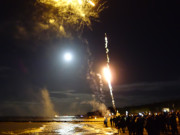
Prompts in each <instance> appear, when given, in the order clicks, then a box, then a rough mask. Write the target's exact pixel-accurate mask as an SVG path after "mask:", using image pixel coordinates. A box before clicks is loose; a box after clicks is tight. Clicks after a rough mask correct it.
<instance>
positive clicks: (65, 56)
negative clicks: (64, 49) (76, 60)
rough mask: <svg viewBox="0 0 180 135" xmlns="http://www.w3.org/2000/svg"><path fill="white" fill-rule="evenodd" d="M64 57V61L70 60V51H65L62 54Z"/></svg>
mask: <svg viewBox="0 0 180 135" xmlns="http://www.w3.org/2000/svg"><path fill="white" fill-rule="evenodd" d="M64 59H65V60H66V61H71V60H72V54H71V53H65V54H64Z"/></svg>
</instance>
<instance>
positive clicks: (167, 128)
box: [104, 112, 180, 135]
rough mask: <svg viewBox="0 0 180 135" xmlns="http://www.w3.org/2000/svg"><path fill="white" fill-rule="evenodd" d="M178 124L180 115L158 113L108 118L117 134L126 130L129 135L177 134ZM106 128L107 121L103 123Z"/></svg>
mask: <svg viewBox="0 0 180 135" xmlns="http://www.w3.org/2000/svg"><path fill="white" fill-rule="evenodd" d="M178 122H179V125H180V113H179V112H177V113H176V112H174V113H160V114H152V115H149V114H148V115H145V114H141V115H139V114H138V115H129V116H125V115H122V116H115V117H111V118H110V124H111V126H112V127H116V128H117V129H118V133H121V132H123V133H125V132H126V130H128V133H129V135H143V133H144V130H146V131H147V133H148V135H160V133H161V134H164V135H166V134H172V135H176V134H178V128H177V126H178ZM104 124H105V126H107V119H105V121H104Z"/></svg>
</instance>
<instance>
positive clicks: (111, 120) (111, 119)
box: [110, 117, 113, 127]
mask: <svg viewBox="0 0 180 135" xmlns="http://www.w3.org/2000/svg"><path fill="white" fill-rule="evenodd" d="M112 122H113V118H112V117H111V118H110V123H111V127H112Z"/></svg>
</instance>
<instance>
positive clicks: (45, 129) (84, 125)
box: [0, 117, 117, 135]
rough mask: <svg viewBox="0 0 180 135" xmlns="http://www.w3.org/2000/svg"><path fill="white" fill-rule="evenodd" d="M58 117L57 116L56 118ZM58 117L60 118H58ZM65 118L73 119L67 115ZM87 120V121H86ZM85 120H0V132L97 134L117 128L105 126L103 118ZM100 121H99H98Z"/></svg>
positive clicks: (109, 132)
mask: <svg viewBox="0 0 180 135" xmlns="http://www.w3.org/2000/svg"><path fill="white" fill-rule="evenodd" d="M57 119H58V118H57ZM59 119H60V118H59ZM66 119H69V120H70V119H72V120H73V119H74V117H69V118H66ZM88 120H89V122H87V121H88ZM88 120H84V121H86V122H45V123H43V122H24V123H23V122H0V134H8V135H9V134H17V135H21V134H22V135H26V134H27V135H29V134H31V135H44V134H45V135H97V134H98V135H99V134H102V135H103V134H109V135H111V134H115V133H117V129H115V128H110V127H105V126H104V124H103V121H102V120H103V118H102V119H97V122H92V121H94V119H91V120H90V119H88ZM98 121H101V122H98Z"/></svg>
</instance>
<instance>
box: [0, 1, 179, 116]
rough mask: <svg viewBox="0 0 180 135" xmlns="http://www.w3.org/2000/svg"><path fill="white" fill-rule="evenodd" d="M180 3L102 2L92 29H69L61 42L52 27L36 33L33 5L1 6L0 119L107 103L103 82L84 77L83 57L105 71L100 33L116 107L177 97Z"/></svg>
mask: <svg viewBox="0 0 180 135" xmlns="http://www.w3.org/2000/svg"><path fill="white" fill-rule="evenodd" d="M179 4H180V2H179V1H178V0H175V1H166V0H165V1H157V0H149V1H145V0H138V1H134V0H107V3H106V5H105V6H106V7H107V8H106V9H104V11H102V12H101V13H100V18H99V21H98V22H96V21H92V26H91V27H92V30H91V29H89V28H87V27H85V28H84V29H83V31H75V30H73V29H72V30H71V28H69V29H70V30H69V31H71V36H66V37H62V36H58V32H57V31H56V30H54V29H46V30H42V29H39V27H40V25H39V24H40V22H41V21H42V20H41V17H40V16H42V10H41V8H39V7H38V5H37V4H35V0H16V1H11V0H6V1H3V2H2V3H1V8H0V10H1V12H0V14H1V18H0V46H1V47H0V48H1V49H0V82H1V83H0V92H1V94H0V115H1V116H5V115H10V116H41V115H43V114H45V113H46V114H49V113H50V112H48V111H47V110H46V109H47V108H48V106H52V105H53V106H54V110H53V109H52V108H51V107H50V111H55V112H57V113H58V114H60V115H67V114H69V115H74V114H83V113H86V112H88V111H92V110H93V109H97V107H96V105H94V107H93V106H92V104H93V103H94V104H95V103H97V102H100V103H104V104H106V106H111V98H110V94H109V90H108V88H107V83H106V82H105V81H103V82H104V90H103V93H100V92H99V91H98V89H97V88H96V86H95V84H92V81H91V80H87V79H86V78H87V72H88V70H89V69H90V67H89V65H88V60H89V61H91V64H93V65H92V67H91V69H92V70H93V71H94V72H95V73H102V68H103V67H104V66H105V64H106V55H105V48H104V33H107V35H108V40H109V50H110V52H109V56H110V67H111V70H112V75H113V80H112V85H113V89H114V91H113V93H114V97H115V102H116V106H117V107H124V106H130V105H141V104H146V103H154V102H160V101H166V100H172V99H178V98H179V97H180V71H179V70H180V60H179V59H180V53H179V51H180V47H179V45H180V42H179V30H180V29H179V27H180V25H179V24H180V21H179V13H180V11H179ZM38 18H39V19H38ZM35 20H36V21H35ZM41 26H42V25H41ZM43 27H44V26H43ZM88 50H89V51H90V52H88ZM66 51H70V52H72V54H73V56H74V57H73V60H72V62H66V61H64V59H63V55H64V53H65V52H66ZM97 84H98V83H97ZM97 84H96V85H97ZM97 87H99V86H97ZM42 91H44V92H42ZM43 93H45V94H44V95H43ZM100 98H102V100H100ZM92 101H94V102H92ZM95 101H96V102H95ZM47 102H48V103H47Z"/></svg>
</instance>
